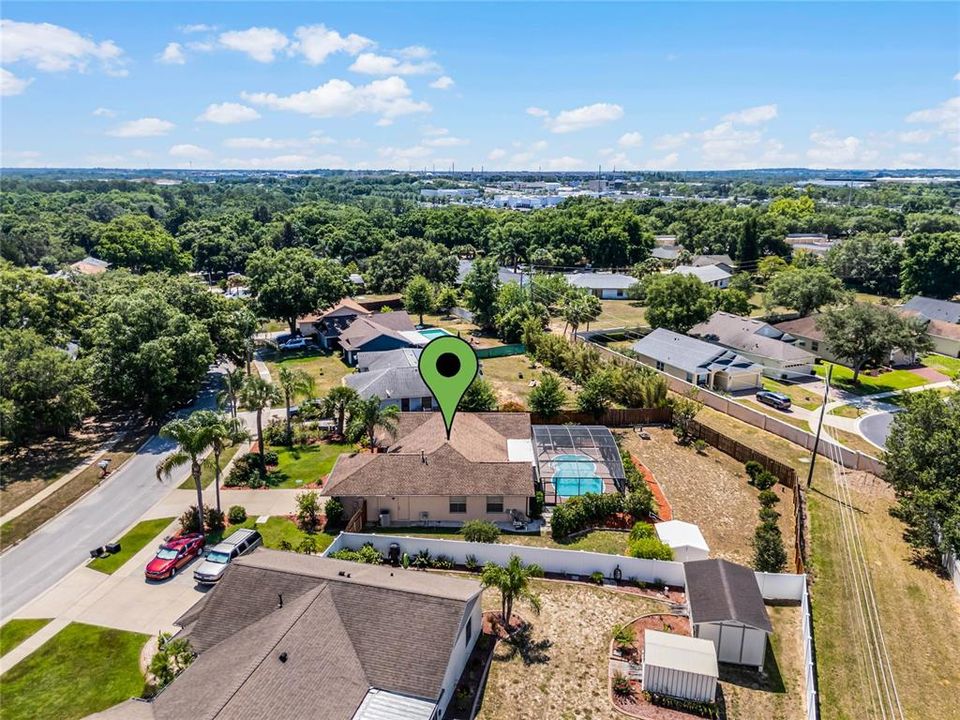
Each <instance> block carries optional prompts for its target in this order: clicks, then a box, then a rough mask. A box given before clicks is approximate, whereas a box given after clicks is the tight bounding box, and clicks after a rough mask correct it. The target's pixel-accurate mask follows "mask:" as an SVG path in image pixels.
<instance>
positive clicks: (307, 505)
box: [297, 490, 320, 532]
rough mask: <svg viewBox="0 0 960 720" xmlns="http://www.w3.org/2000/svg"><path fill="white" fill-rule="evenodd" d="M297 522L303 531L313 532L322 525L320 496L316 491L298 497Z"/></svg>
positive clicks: (303, 493)
mask: <svg viewBox="0 0 960 720" xmlns="http://www.w3.org/2000/svg"><path fill="white" fill-rule="evenodd" d="M297 522H298V523H299V525H300V529H301V530H306V531H307V532H312V531H313V530H316V528H317V526H318V525H319V524H320V496H319V495H318V494H317V491H316V490H308V491H306V492H302V493H300V494H299V495H297Z"/></svg>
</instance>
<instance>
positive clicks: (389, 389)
mask: <svg viewBox="0 0 960 720" xmlns="http://www.w3.org/2000/svg"><path fill="white" fill-rule="evenodd" d="M343 383H344V385H346V386H347V387H352V388H353V389H354V390H356V391H357V394H358V395H360V397H361V398H363V399H364V400H368V399H370V398H371V397H373V396H374V395H376V396H377V397H379V398H380V399H381V400H396V399H400V398H422V397H429V396H431V395H432V393H431V392H430V388H428V387H427V384H426V383H425V382H424V381H423V378H421V377H420V369H419V368H417V367H403V368H398V367H394V368H385V369H383V370H369V371H368V372H362V373H355V374H353V375H347V376H346V377H345V378H344V379H343Z"/></svg>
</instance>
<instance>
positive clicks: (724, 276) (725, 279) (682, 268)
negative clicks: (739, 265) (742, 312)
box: [670, 265, 733, 290]
mask: <svg viewBox="0 0 960 720" xmlns="http://www.w3.org/2000/svg"><path fill="white" fill-rule="evenodd" d="M670 272H673V273H677V274H679V275H693V276H694V277H695V278H697V280H699V281H700V282H702V283H704V284H705V285H710V286H711V287H715V288H719V289H721V290H722V289H723V288H725V287H727V286H728V285H729V284H730V278H732V277H733V273H730V272H728V271H726V270H724V269H723V268H722V267H720V266H719V265H701V266H695V265H678V266H677V267H675V268H674V269H673V270H671V271H670Z"/></svg>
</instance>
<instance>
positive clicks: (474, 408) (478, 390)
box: [459, 377, 497, 412]
mask: <svg viewBox="0 0 960 720" xmlns="http://www.w3.org/2000/svg"><path fill="white" fill-rule="evenodd" d="M459 407H460V409H461V410H463V411H464V412H490V411H492V410H496V409H497V394H496V393H495V392H494V391H493V386H492V385H491V384H490V383H489V382H487V381H486V380H484V379H483V378H482V377H478V378H475V379H474V381H473V382H472V383H470V386H469V387H468V388H467V390H466V392H464V393H463V397H462V398H460V405H459Z"/></svg>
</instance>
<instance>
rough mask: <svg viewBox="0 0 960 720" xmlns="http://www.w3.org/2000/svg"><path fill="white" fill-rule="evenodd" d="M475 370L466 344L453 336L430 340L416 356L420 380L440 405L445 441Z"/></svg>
mask: <svg viewBox="0 0 960 720" xmlns="http://www.w3.org/2000/svg"><path fill="white" fill-rule="evenodd" d="M479 370H480V362H479V361H478V360H477V354H476V353H475V352H474V351H473V348H472V347H470V343H468V342H467V341H466V340H461V339H460V338H458V337H453V335H444V336H441V337H437V338H434V339H433V340H431V341H430V342H428V343H427V345H426V347H424V348H423V352H422V353H420V377H421V378H423V382H425V383H426V385H427V387H428V388H430V392H432V393H433V396H434V397H435V398H436V399H437V402H438V403H440V412H441V414H442V415H443V424H444V425H445V426H446V428H447V440H449V439H450V428H451V427H453V418H454V417H455V416H456V414H457V406H459V405H460V400H461V398H463V394H464V393H465V392H466V391H467V388H468V387H470V383H472V382H473V379H474V378H475V377H476V376H477V372H479Z"/></svg>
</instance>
